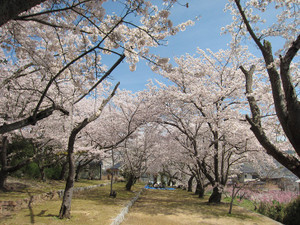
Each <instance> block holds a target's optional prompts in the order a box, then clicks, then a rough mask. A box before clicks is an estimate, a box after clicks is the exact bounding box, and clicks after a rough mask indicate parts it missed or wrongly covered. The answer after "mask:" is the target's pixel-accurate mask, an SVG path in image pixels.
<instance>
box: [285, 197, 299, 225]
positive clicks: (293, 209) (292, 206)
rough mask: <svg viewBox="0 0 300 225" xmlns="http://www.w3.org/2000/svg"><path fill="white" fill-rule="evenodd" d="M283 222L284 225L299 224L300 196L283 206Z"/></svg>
mask: <svg viewBox="0 0 300 225" xmlns="http://www.w3.org/2000/svg"><path fill="white" fill-rule="evenodd" d="M284 211H285V215H284V218H283V221H282V222H283V223H284V224H286V225H293V224H300V196H299V197H298V198H297V199H296V200H295V201H292V202H290V203H289V204H288V205H287V206H286V207H285V210H284Z"/></svg>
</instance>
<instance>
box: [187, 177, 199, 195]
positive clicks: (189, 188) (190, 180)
mask: <svg viewBox="0 0 300 225" xmlns="http://www.w3.org/2000/svg"><path fill="white" fill-rule="evenodd" d="M193 179H194V175H192V176H191V177H190V179H189V180H188V192H192V191H193ZM196 189H197V188H196Z"/></svg>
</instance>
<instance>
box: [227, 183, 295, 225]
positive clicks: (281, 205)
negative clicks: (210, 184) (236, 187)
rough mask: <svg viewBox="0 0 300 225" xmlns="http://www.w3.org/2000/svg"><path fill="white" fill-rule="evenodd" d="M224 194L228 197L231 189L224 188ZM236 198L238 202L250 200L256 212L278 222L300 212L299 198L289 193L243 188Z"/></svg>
mask: <svg viewBox="0 0 300 225" xmlns="http://www.w3.org/2000/svg"><path fill="white" fill-rule="evenodd" d="M224 192H225V195H230V194H231V193H232V187H226V188H225V190H224ZM237 198H238V200H239V201H242V199H244V198H245V199H248V200H250V201H251V202H252V203H253V204H254V206H255V210H256V211H257V212H259V213H261V214H263V215H265V216H268V217H270V218H272V219H274V220H277V221H279V222H283V221H287V217H288V215H290V214H293V213H294V212H293V211H296V212H299V210H300V196H299V194H297V193H296V192H291V191H277V190H271V191H260V190H257V189H250V188H249V187H245V188H243V189H241V190H240V191H239V193H238V194H237ZM299 220H300V219H299ZM287 224H288V223H287Z"/></svg>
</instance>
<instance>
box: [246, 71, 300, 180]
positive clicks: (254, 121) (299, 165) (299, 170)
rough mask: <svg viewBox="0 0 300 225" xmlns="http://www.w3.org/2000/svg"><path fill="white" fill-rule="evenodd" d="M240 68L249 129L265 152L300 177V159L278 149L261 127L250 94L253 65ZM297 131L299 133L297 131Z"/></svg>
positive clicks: (253, 98) (255, 104)
mask: <svg viewBox="0 0 300 225" xmlns="http://www.w3.org/2000/svg"><path fill="white" fill-rule="evenodd" d="M240 69H241V70H242V72H243V73H244V75H245V77H246V94H247V99H248V102H249V106H250V110H251V114H252V118H250V117H249V116H246V119H247V121H248V122H249V123H250V125H251V128H250V129H251V130H252V132H253V133H254V135H255V137H256V138H257V140H258V141H259V143H260V144H261V145H262V146H263V147H264V149H265V150H266V152H267V154H269V155H271V156H272V157H273V158H274V159H276V160H277V161H278V162H279V163H281V164H282V165H283V166H285V167H286V168H287V169H288V170H290V171H291V172H292V173H294V174H295V175H296V176H297V177H299V178H300V161H299V160H298V159H297V158H296V157H294V156H292V155H288V154H286V153H284V152H282V151H280V149H278V148H277V147H276V146H275V145H274V144H273V143H272V142H271V141H270V140H269V138H268V137H267V135H266V133H265V132H264V130H263V127H262V125H261V119H260V118H261V114H260V109H259V106H258V105H257V102H256V99H255V97H254V96H252V95H251V94H252V93H253V90H252V85H253V73H254V70H255V66H252V67H251V68H250V70H249V71H247V70H245V69H244V68H243V67H242V66H241V67H240ZM299 117H300V116H299ZM295 132H296V131H295ZM297 132H298V133H299V131H297ZM298 155H299V154H298Z"/></svg>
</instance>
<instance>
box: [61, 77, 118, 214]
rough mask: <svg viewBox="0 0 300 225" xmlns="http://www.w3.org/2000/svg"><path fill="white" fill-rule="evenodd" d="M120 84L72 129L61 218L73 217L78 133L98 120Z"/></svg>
mask: <svg viewBox="0 0 300 225" xmlns="http://www.w3.org/2000/svg"><path fill="white" fill-rule="evenodd" d="M119 85H120V82H118V83H117V85H116V86H115V88H114V90H113V91H112V93H111V94H110V95H109V96H108V97H107V98H106V99H104V100H103V101H102V104H101V105H100V107H99V109H98V110H97V112H95V113H94V114H92V115H91V116H90V117H89V118H85V119H84V120H83V121H82V122H81V123H79V124H78V125H77V126H75V127H74V128H73V130H72V131H71V134H70V137H69V142H68V157H67V159H68V163H69V173H68V178H67V183H66V187H65V192H64V197H63V201H62V204H61V208H60V212H59V218H60V219H63V218H68V219H69V218H70V217H71V201H72V196H73V187H74V178H75V158H74V144H75V139H76V135H77V134H78V133H79V132H80V131H81V130H82V129H83V128H85V127H86V126H87V125H88V124H89V123H91V122H93V121H94V120H96V119H97V118H98V117H99V116H100V115H101V112H102V111H103V109H104V107H105V106H106V104H107V103H108V102H109V101H110V99H111V98H112V97H113V96H114V95H115V92H116V90H117V88H118V86H119Z"/></svg>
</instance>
